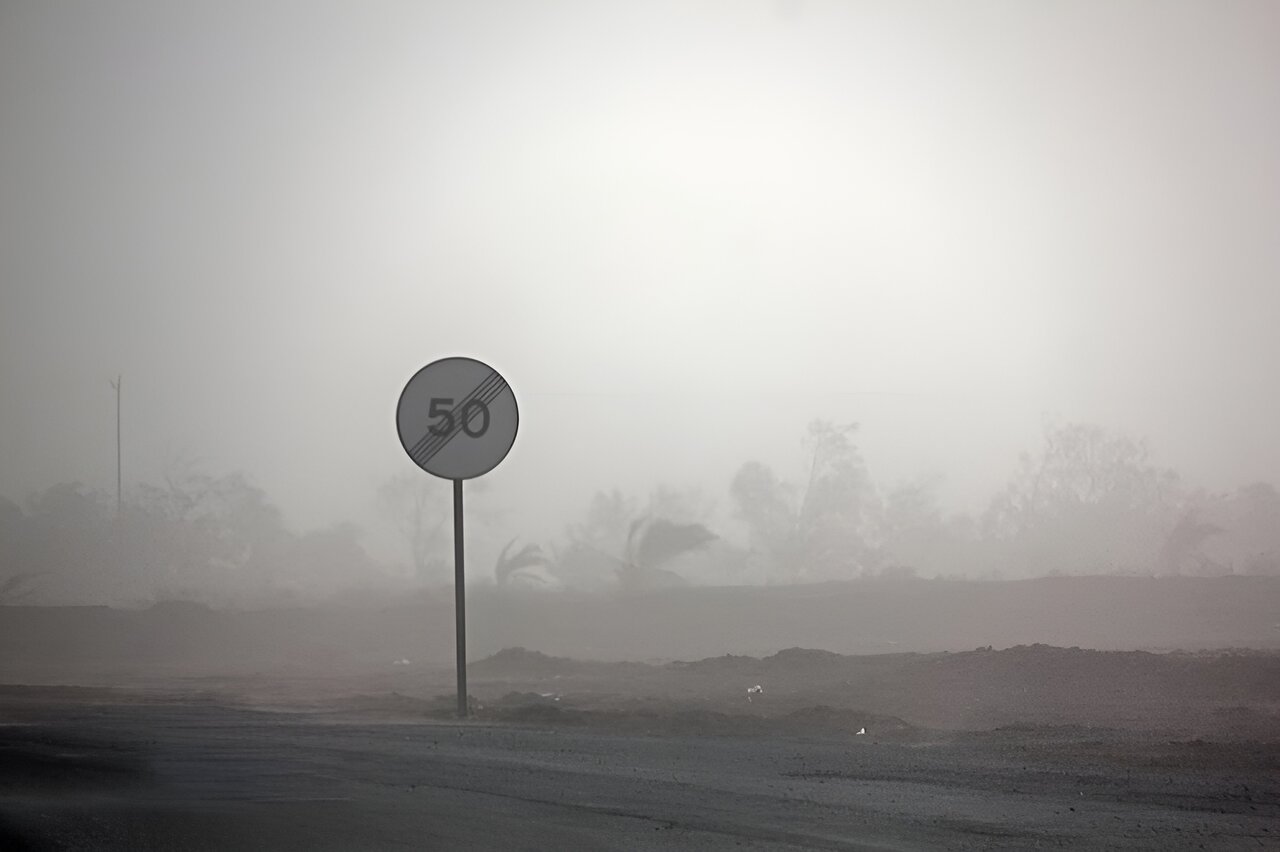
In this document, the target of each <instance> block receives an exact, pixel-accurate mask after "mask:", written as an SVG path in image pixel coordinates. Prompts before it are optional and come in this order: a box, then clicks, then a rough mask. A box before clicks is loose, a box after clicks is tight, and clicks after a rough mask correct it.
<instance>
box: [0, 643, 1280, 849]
mask: <svg viewBox="0 0 1280 852" xmlns="http://www.w3.org/2000/svg"><path fill="white" fill-rule="evenodd" d="M1277 665H1280V655H1277V654H1275V653H1267V652H1215V653H1212V654H1144V653H1137V652H1110V653H1103V652H1096V651H1082V650H1080V649H1066V648H1051V647H1048V646H1028V647H1019V648H1011V649H1005V650H1000V651H996V650H987V649H979V650H975V651H970V652H965V653H961V654H886V655H874V656H841V655H837V654H830V653H828V652H825V651H813V650H802V649H791V650H789V651H783V652H781V653H779V654H774V655H770V656H768V657H762V658H753V657H718V658H710V659H706V660H700V661H691V662H677V663H666V664H660V665H646V664H640V663H593V662H585V661H577V660H569V659H564V658H557V657H549V656H546V655H543V654H540V653H538V652H535V651H526V650H523V649H509V650H506V651H502V652H500V653H498V654H496V655H494V656H492V657H490V658H487V659H485V660H480V661H477V662H475V663H473V664H472V665H471V666H470V667H469V680H470V690H469V692H470V694H471V696H472V707H473V715H472V716H471V718H470V719H468V720H467V721H465V722H459V721H457V720H455V719H453V718H452V714H453V711H454V706H455V705H454V695H453V693H452V690H453V685H454V684H453V673H452V672H451V671H449V670H447V669H431V670H426V671H419V670H416V669H415V668H414V667H413V666H411V665H393V666H389V667H388V668H386V669H385V670H378V671H371V672H366V673H362V674H354V675H344V676H342V677H329V678H326V677H317V676H307V677H296V678H290V677H286V676H281V675H278V674H276V675H270V676H268V675H261V676H244V675H237V676H234V677H228V676H206V677H199V678H190V677H184V678H177V677H172V676H170V677H160V676H134V677H132V678H129V679H124V678H120V677H116V678H115V685H114V686H112V687H105V686H101V685H99V686H56V685H51V684H46V685H25V686H23V685H11V686H3V687H0V848H5V849H19V850H21V849H34V850H43V849H121V850H123V849H130V850H134V849H392V848H406V849H407V848H413V849H462V848H484V849H683V848H699V849H720V848H759V849H932V848H936V849H962V848H971V849H992V848H1009V849H1029V848H1127V849H1131V848H1146V849H1198V848H1208V849H1237V848H1238V849H1251V848H1277V847H1280V723H1278V722H1277V720H1278V719H1280V715H1278V713H1277V710H1278V708H1280V696H1278V695H1277V691H1278V690H1280V676H1278V675H1280V672H1278V671H1277ZM756 687H759V689H756ZM859 731H865V733H859Z"/></svg>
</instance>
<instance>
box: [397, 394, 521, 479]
mask: <svg viewBox="0 0 1280 852" xmlns="http://www.w3.org/2000/svg"><path fill="white" fill-rule="evenodd" d="M506 389H507V383H506V381H505V380H503V378H502V377H501V376H499V375H498V374H497V373H496V372H495V373H493V374H492V375H491V376H490V377H489V378H488V379H485V381H483V382H481V383H480V385H479V387H477V388H476V389H475V390H474V391H472V392H471V393H469V394H467V396H466V398H465V399H463V400H462V401H461V402H459V403H458V404H457V405H455V406H454V407H453V408H452V409H451V413H452V414H453V415H454V417H453V428H452V429H450V430H449V431H448V432H447V433H446V434H444V435H437V436H432V438H433V439H434V440H431V441H427V442H426V443H425V444H423V446H422V447H421V449H420V450H418V451H417V453H416V454H410V457H411V458H412V459H413V460H414V461H415V462H417V463H418V464H420V465H425V464H426V463H427V462H428V461H430V460H431V458H432V457H433V456H434V455H436V453H438V452H440V451H441V450H443V449H444V448H445V446H446V445H447V444H448V443H449V442H450V441H452V440H453V439H454V437H455V436H456V435H457V434H458V433H459V432H461V431H462V430H463V426H465V425H466V424H467V423H468V422H470V417H468V416H467V411H466V409H467V407H468V406H469V405H470V404H471V403H472V402H477V401H478V402H480V403H481V404H482V405H483V406H484V407H485V408H488V407H489V404H490V403H491V402H493V401H494V400H496V399H497V398H498V397H499V396H501V395H502V393H503V391H505V390H506ZM419 443H422V442H419Z"/></svg>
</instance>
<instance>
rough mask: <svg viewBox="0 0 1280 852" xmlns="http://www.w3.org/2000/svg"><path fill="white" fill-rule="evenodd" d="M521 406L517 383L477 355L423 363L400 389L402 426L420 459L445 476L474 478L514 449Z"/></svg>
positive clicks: (404, 439)
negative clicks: (514, 386)
mask: <svg viewBox="0 0 1280 852" xmlns="http://www.w3.org/2000/svg"><path fill="white" fill-rule="evenodd" d="M519 425H520V412H519V409H518V408H517V407H516V397H515V394H514V393H513V392H512V391H511V386H510V385H508V384H507V382H506V380H505V379H503V378H502V376H501V375H499V373H498V371H497V370H495V369H493V368H492V367H490V366H489V365H488V364H485V363H484V362H482V361H477V360H475V359H474V358H442V359H441V360H439V361H433V362H432V363H430V364H428V365H427V366H425V367H423V368H422V369H421V370H419V371H418V372H417V373H415V374H414V376H413V378H411V379H409V383H408V384H407V385H405V388H404V391H403V392H401V394H400V403H399V405H397V406H396V429H397V431H398V432H399V433H400V443H401V445H402V446H403V447H404V450H405V452H407V453H408V454H409V458H411V459H413V462H414V464H416V465H418V467H420V468H422V469H423V470H425V471H426V472H427V473H430V474H434V475H435V476H439V477H442V478H444V479H453V480H458V479H474V478H475V477H477V476H483V475H484V474H486V473H488V472H489V471H491V470H493V469H494V468H495V467H497V466H498V463H499V462H501V461H502V460H503V459H504V458H506V455H507V453H508V452H509V451H510V450H511V445H512V444H514V443H515V440H516V429H517V428H518V427H519Z"/></svg>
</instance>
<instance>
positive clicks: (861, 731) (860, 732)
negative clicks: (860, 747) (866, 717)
mask: <svg viewBox="0 0 1280 852" xmlns="http://www.w3.org/2000/svg"><path fill="white" fill-rule="evenodd" d="M866 732H867V729H866V728H859V729H858V733H856V734H854V736H855V737H860V736H862V735H863V734H865V733H866Z"/></svg>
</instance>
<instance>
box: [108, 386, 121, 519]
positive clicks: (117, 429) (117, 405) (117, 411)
mask: <svg viewBox="0 0 1280 852" xmlns="http://www.w3.org/2000/svg"><path fill="white" fill-rule="evenodd" d="M122 384H124V376H123V375H117V376H116V380H115V381H114V382H112V383H111V386H112V387H113V388H115V389H116V514H117V515H118V514H120V385H122Z"/></svg>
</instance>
